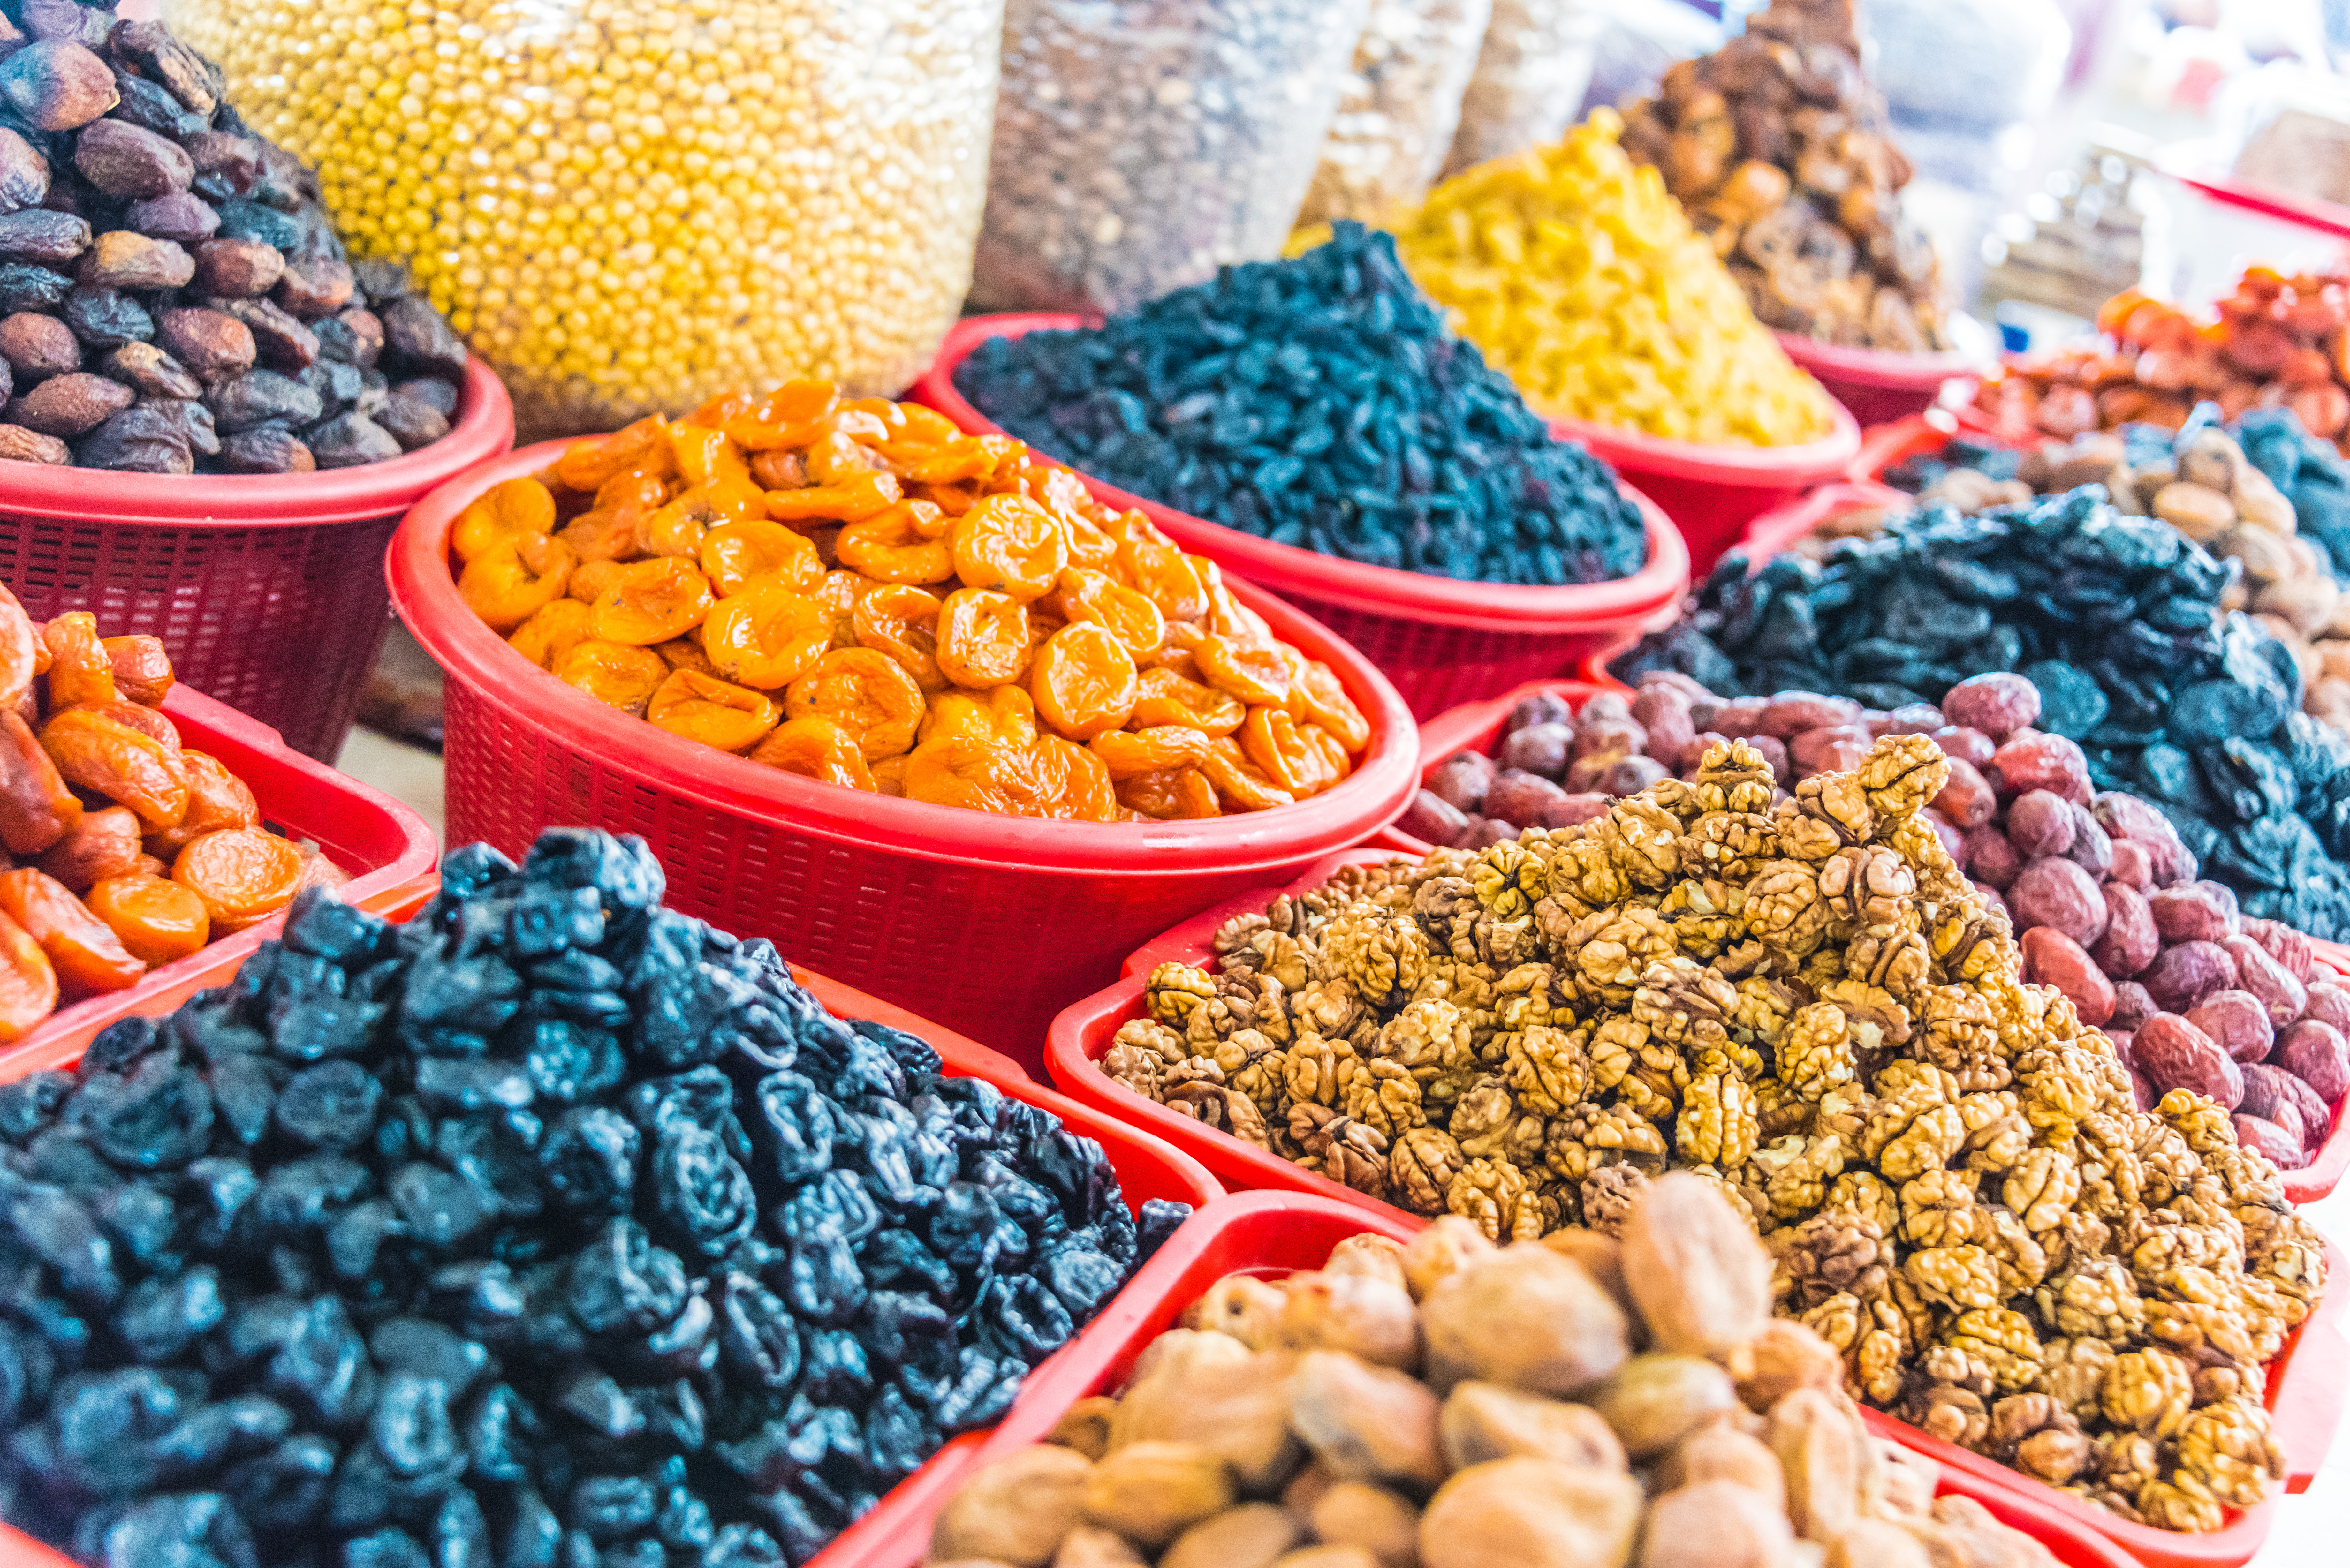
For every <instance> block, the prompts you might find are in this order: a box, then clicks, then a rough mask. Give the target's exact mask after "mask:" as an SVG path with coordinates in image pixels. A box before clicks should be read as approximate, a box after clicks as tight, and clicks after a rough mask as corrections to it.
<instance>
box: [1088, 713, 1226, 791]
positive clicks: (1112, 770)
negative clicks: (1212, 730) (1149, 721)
mask: <svg viewBox="0 0 2350 1568" xmlns="http://www.w3.org/2000/svg"><path fill="white" fill-rule="evenodd" d="M1086 746H1087V750H1088V751H1090V752H1092V753H1093V754H1094V755H1096V756H1097V757H1099V758H1100V759H1101V760H1102V765H1103V766H1104V767H1106V768H1107V769H1108V770H1109V776H1110V777H1111V778H1113V779H1121V780H1122V779H1131V778H1140V777H1141V776H1142V775H1143V774H1157V773H1170V772H1172V771H1174V770H1175V769H1177V768H1195V767H1198V766H1199V765H1200V764H1201V763H1203V762H1205V761H1207V760H1208V737H1207V735H1206V734H1205V733H1204V732H1201V731H1199V730H1194V729H1191V728H1189V727H1188V726H1186V725H1182V724H1153V725H1152V726H1151V727H1150V728H1149V729H1147V730H1111V731H1109V732H1107V733H1105V734H1099V735H1096V736H1095V737H1094V738H1093V739H1092V740H1090V741H1088V742H1086Z"/></svg>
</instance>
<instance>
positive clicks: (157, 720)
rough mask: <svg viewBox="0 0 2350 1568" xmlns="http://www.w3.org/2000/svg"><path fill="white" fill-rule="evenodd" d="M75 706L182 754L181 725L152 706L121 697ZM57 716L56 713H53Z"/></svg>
mask: <svg viewBox="0 0 2350 1568" xmlns="http://www.w3.org/2000/svg"><path fill="white" fill-rule="evenodd" d="M74 708H75V711H78V712H85V713H103V714H105V715H106V716H107V717H108V718H109V719H111V720H113V721H114V722H116V723H118V724H126V725H128V726H130V728H131V729H134V730H136V731H138V732H140V734H142V735H144V736H146V737H147V738H148V739H149V740H151V741H152V742H155V743H156V744H157V745H159V746H161V747H162V748H163V749H164V750H165V751H166V752H169V753H171V754H172V755H173V756H175V757H176V756H178V755H179V754H180V726H178V725H177V724H174V723H173V722H172V721H171V719H170V717H169V716H168V715H166V714H162V713H159V712H157V711H155V710H154V709H152V708H142V707H140V705H139V704H138V703H136V702H125V701H121V700H120V699H119V698H118V699H116V700H115V701H111V702H77V703H75V704H74ZM55 716H56V715H55V714H54V713H53V714H52V715H51V717H55Z"/></svg>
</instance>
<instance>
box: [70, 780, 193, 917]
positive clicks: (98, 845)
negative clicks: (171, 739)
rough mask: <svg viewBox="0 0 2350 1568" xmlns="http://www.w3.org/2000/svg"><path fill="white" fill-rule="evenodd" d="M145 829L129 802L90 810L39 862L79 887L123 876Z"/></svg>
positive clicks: (137, 852)
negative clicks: (100, 809) (128, 804)
mask: <svg viewBox="0 0 2350 1568" xmlns="http://www.w3.org/2000/svg"><path fill="white" fill-rule="evenodd" d="M189 754H191V755H192V754H194V753H189ZM145 831H146V829H145V828H144V827H143V826H140V821H139V815H138V814H137V813H136V812H134V811H132V810H131V809H130V807H129V806H127V805H109V806H108V807H106V808H105V809H104V810H102V811H92V812H86V813H84V814H83V815H82V819H81V820H80V821H79V822H78V823H76V824H74V826H73V827H72V828H71V829H70V830H69V831H68V833H67V834H66V836H64V837H63V838H60V839H58V840H57V842H56V843H55V844H52V845H50V846H48V847H47V849H44V850H42V851H41V857H40V859H39V860H38V861H37V862H36V864H37V865H38V866H39V867H40V868H41V869H42V870H44V871H46V872H47V873H48V874H49V875H50V876H52V877H56V878H57V880H58V881H60V882H62V883H64V884H65V885H66V886H67V887H68V888H74V889H75V890H77V891H78V890H79V889H81V888H87V887H88V886H89V885H90V884H91V883H93V882H101V881H104V880H105V879H106V878H107V877H120V876H121V875H122V874H123V873H124V872H126V871H129V870H130V868H131V867H133V866H135V865H137V864H138V863H139V856H140V850H141V849H142V848H143V847H144V846H142V845H141V844H140V836H141V835H143V834H144V833H145Z"/></svg>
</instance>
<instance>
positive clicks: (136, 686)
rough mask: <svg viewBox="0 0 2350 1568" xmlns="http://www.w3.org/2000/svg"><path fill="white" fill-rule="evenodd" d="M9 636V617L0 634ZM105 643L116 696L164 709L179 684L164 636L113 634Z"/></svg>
mask: <svg viewBox="0 0 2350 1568" xmlns="http://www.w3.org/2000/svg"><path fill="white" fill-rule="evenodd" d="M0 636H5V619H0ZM103 646H104V647H105V649H106V658H107V662H108V663H109V664H111V665H113V666H114V691H115V695H116V696H118V697H121V698H124V699H126V700H128V701H132V702H136V703H139V704H140V705H141V706H142V707H148V708H161V706H162V705H163V699H164V698H165V697H167V696H169V695H170V694H171V691H172V687H173V686H174V685H177V684H178V678H177V677H176V676H174V675H173V674H172V656H171V655H170V654H169V653H167V652H165V651H164V649H163V639H161V638H160V637H145V636H140V635H133V636H130V637H109V638H107V639H104V642H103ZM0 695H5V691H0ZM0 706H5V703H0Z"/></svg>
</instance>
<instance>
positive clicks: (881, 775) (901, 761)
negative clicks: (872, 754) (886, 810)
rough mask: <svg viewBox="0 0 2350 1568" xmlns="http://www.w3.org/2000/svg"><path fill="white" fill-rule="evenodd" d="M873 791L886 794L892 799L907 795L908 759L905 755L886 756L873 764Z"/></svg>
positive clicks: (902, 797) (900, 798)
mask: <svg viewBox="0 0 2350 1568" xmlns="http://www.w3.org/2000/svg"><path fill="white" fill-rule="evenodd" d="M872 774H873V793H874V794H886V795H888V796H889V798H890V799H892V800H903V799H904V798H905V795H906V759H905V757H903V756H896V757H884V758H882V759H881V760H880V761H879V762H878V763H874V764H873V766H872Z"/></svg>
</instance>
